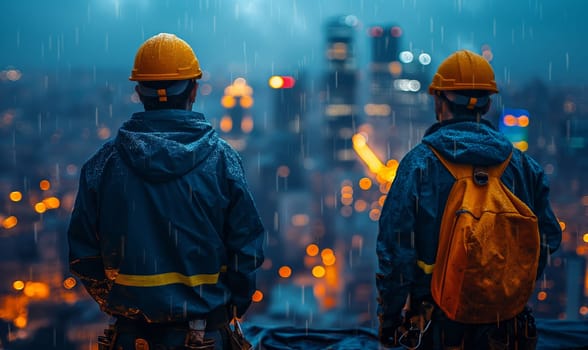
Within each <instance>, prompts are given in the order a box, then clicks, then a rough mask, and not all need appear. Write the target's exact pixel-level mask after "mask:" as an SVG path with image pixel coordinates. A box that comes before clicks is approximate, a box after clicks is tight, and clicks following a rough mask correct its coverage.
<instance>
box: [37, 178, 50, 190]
mask: <svg viewBox="0 0 588 350" xmlns="http://www.w3.org/2000/svg"><path fill="white" fill-rule="evenodd" d="M39 188H40V189H41V190H43V191H47V190H48V189H50V188H51V183H50V182H49V180H41V182H39Z"/></svg>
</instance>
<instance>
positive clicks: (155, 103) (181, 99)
mask: <svg viewBox="0 0 588 350" xmlns="http://www.w3.org/2000/svg"><path fill="white" fill-rule="evenodd" d="M177 83H178V81H177V80H160V81H142V82H140V83H139V84H141V85H143V86H145V87H147V88H149V89H155V90H157V89H167V88H168V87H170V86H172V85H174V84H177ZM194 85H196V81H195V80H194V79H191V80H189V81H188V85H187V86H186V88H185V89H184V91H182V92H181V93H180V94H178V95H168V96H167V101H159V97H157V96H144V95H141V94H140V93H139V98H140V99H141V102H142V103H143V106H144V107H145V110H146V111H151V110H158V109H185V108H186V104H187V103H188V99H189V98H190V92H192V89H193V88H194Z"/></svg>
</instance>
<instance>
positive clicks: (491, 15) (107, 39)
mask: <svg viewBox="0 0 588 350" xmlns="http://www.w3.org/2000/svg"><path fill="white" fill-rule="evenodd" d="M0 6H1V8H2V11H1V12H0V13H1V14H2V20H1V21H0V28H1V29H2V39H1V42H0V45H1V46H0V49H1V51H0V52H1V55H0V69H4V67H7V66H13V67H16V68H21V69H27V68H31V67H41V68H43V69H47V68H49V69H55V68H69V67H94V66H96V67H99V68H102V67H114V68H120V69H125V70H129V71H130V68H131V66H132V61H133V58H134V54H135V52H136V50H137V48H138V47H139V45H140V44H141V43H142V42H143V41H144V40H145V39H146V38H148V37H150V36H152V35H154V34H157V33H159V32H172V33H176V34H177V35H179V36H181V37H182V38H184V39H185V40H186V41H188V43H190V44H191V45H192V47H193V48H194V50H195V52H196V54H197V56H198V57H199V59H200V61H201V65H202V66H203V68H204V69H206V70H210V71H218V70H221V71H224V72H226V73H227V74H240V75H246V76H247V75H255V74H267V72H276V73H287V72H289V71H294V70H297V69H311V70H312V69H314V68H317V67H320V66H321V65H323V64H324V60H325V58H324V53H323V49H324V41H325V39H324V31H323V28H324V23H325V21H326V20H327V19H329V18H330V17H332V16H336V15H348V14H352V15H355V16H357V18H358V19H359V21H360V25H359V27H358V29H357V33H356V44H357V48H358V52H359V53H360V54H358V62H359V65H360V66H366V65H367V61H368V59H369V48H368V47H367V44H368V37H367V35H366V29H367V27H369V26H372V25H378V24H380V25H386V24H392V23H393V24H398V25H400V26H401V27H402V28H403V33H404V35H403V42H402V44H401V47H403V48H406V49H409V48H413V49H417V50H419V51H420V50H424V51H427V52H430V53H431V54H432V57H433V64H434V65H435V66H436V65H438V64H439V62H440V61H441V60H442V59H443V58H444V57H445V56H447V55H448V54H450V53H451V52H453V51H454V50H457V49H464V48H465V49H470V50H473V51H476V52H480V48H481V46H482V45H484V44H487V45H490V47H491V48H492V51H493V53H494V57H495V59H494V61H493V62H492V64H493V66H494V68H495V71H496V74H497V78H498V79H500V80H503V81H505V80H509V79H512V80H528V79H530V78H534V77H538V78H541V79H543V80H545V81H552V82H557V83H569V84H571V85H577V84H581V85H585V84H587V83H588V65H587V64H586V60H587V59H588V48H587V44H588V39H587V37H588V29H587V28H586V24H585V22H586V13H587V12H588V11H587V10H588V1H583V0H52V1H37V0H19V1H7V0H4V1H2V5H0Z"/></svg>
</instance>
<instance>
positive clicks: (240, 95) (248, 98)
mask: <svg viewBox="0 0 588 350" xmlns="http://www.w3.org/2000/svg"><path fill="white" fill-rule="evenodd" d="M253 102H254V100H253V89H252V88H251V86H249V85H248V84H247V81H246V80H245V79H243V78H236V79H235V80H234V81H233V82H232V83H231V85H229V86H227V87H226V88H225V90H224V95H223V97H222V98H221V105H222V106H223V107H224V108H225V114H224V115H223V116H222V118H221V119H220V122H219V129H220V131H221V136H222V137H224V138H225V139H226V140H227V142H229V143H230V144H231V146H233V147H234V148H235V149H236V150H237V151H242V150H244V149H245V147H246V142H247V135H248V134H250V133H251V132H252V131H253V128H254V121H253V117H252V115H251V112H250V108H251V107H252V106H253Z"/></svg>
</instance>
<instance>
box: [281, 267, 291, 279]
mask: <svg viewBox="0 0 588 350" xmlns="http://www.w3.org/2000/svg"><path fill="white" fill-rule="evenodd" d="M278 275H280V277H282V278H288V277H290V276H292V269H291V268H290V266H282V267H280V269H279V270H278Z"/></svg>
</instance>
